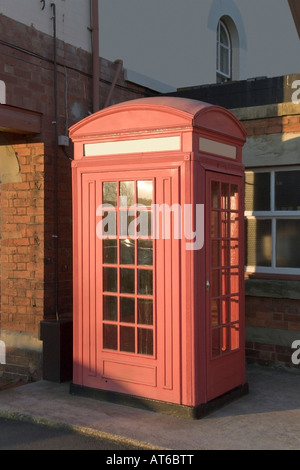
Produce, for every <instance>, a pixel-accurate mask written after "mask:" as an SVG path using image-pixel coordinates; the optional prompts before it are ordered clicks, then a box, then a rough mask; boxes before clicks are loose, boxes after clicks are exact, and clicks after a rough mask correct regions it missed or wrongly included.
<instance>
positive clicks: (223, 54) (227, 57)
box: [217, 20, 232, 83]
mask: <svg viewBox="0 0 300 470" xmlns="http://www.w3.org/2000/svg"><path fill="white" fill-rule="evenodd" d="M231 60H232V45H231V38H230V33H229V29H228V28H227V26H226V24H225V23H224V21H222V20H220V21H219V23H218V28H217V82H218V83H220V82H225V81H229V80H231V78H232V63H231Z"/></svg>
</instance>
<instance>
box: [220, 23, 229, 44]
mask: <svg viewBox="0 0 300 470" xmlns="http://www.w3.org/2000/svg"><path fill="white" fill-rule="evenodd" d="M219 25H220V42H221V44H223V45H224V46H227V47H229V46H230V43H229V38H228V34H227V31H226V29H225V27H224V25H223V24H222V23H219Z"/></svg>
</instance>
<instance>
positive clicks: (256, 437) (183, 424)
mask: <svg viewBox="0 0 300 470" xmlns="http://www.w3.org/2000/svg"><path fill="white" fill-rule="evenodd" d="M247 382H248V385H249V393H248V394H247V395H244V396H242V397H240V398H239V399H236V400H235V401H233V402H231V403H228V404H226V405H225V406H223V407H222V408H220V409H218V410H217V411H214V412H213V413H211V414H210V415H208V416H206V417H204V418H202V419H199V420H192V419H185V418H178V417H175V416H170V415H165V414H161V413H157V412H152V411H148V410H141V409H138V408H133V407H129V406H124V405H119V404H114V403H108V402H105V401H99V400H95V399H92V398H85V397H81V396H76V395H72V394H71V393H70V383H68V382H66V383H54V382H49V381H45V380H41V381H38V382H34V383H28V384H25V385H20V386H13V387H9V386H8V385H7V386H5V387H3V388H2V389H1V384H0V390H1V392H0V417H4V418H13V419H19V420H31V421H32V422H35V423H41V424H55V426H62V427H65V428H66V427H67V428H70V429H72V430H75V431H77V432H81V433H85V434H87V435H94V436H97V437H100V438H103V439H109V440H110V441H111V442H122V444H125V447H126V444H127V445H128V448H130V447H131V446H137V447H138V448H140V449H145V450H151V449H152V450H155V449H156V450H159V449H161V450H163V449H164V450H170V451H175V450H300V373H299V371H295V372H292V371H287V370H285V369H277V368H271V367H262V366H258V365H247ZM131 448H132V447H131Z"/></svg>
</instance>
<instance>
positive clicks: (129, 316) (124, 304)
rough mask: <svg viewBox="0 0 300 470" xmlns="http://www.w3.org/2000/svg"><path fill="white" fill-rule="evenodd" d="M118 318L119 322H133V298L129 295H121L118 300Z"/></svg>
mask: <svg viewBox="0 0 300 470" xmlns="http://www.w3.org/2000/svg"><path fill="white" fill-rule="evenodd" d="M120 318H121V322H124V323H134V322H135V299H134V298H131V297H121V300H120Z"/></svg>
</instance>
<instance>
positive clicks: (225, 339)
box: [222, 326, 230, 353]
mask: <svg viewBox="0 0 300 470" xmlns="http://www.w3.org/2000/svg"><path fill="white" fill-rule="evenodd" d="M229 333H230V327H229V326H224V327H223V328H222V352H223V353H225V352H228V351H230V342H229V338H230V336H229Z"/></svg>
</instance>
